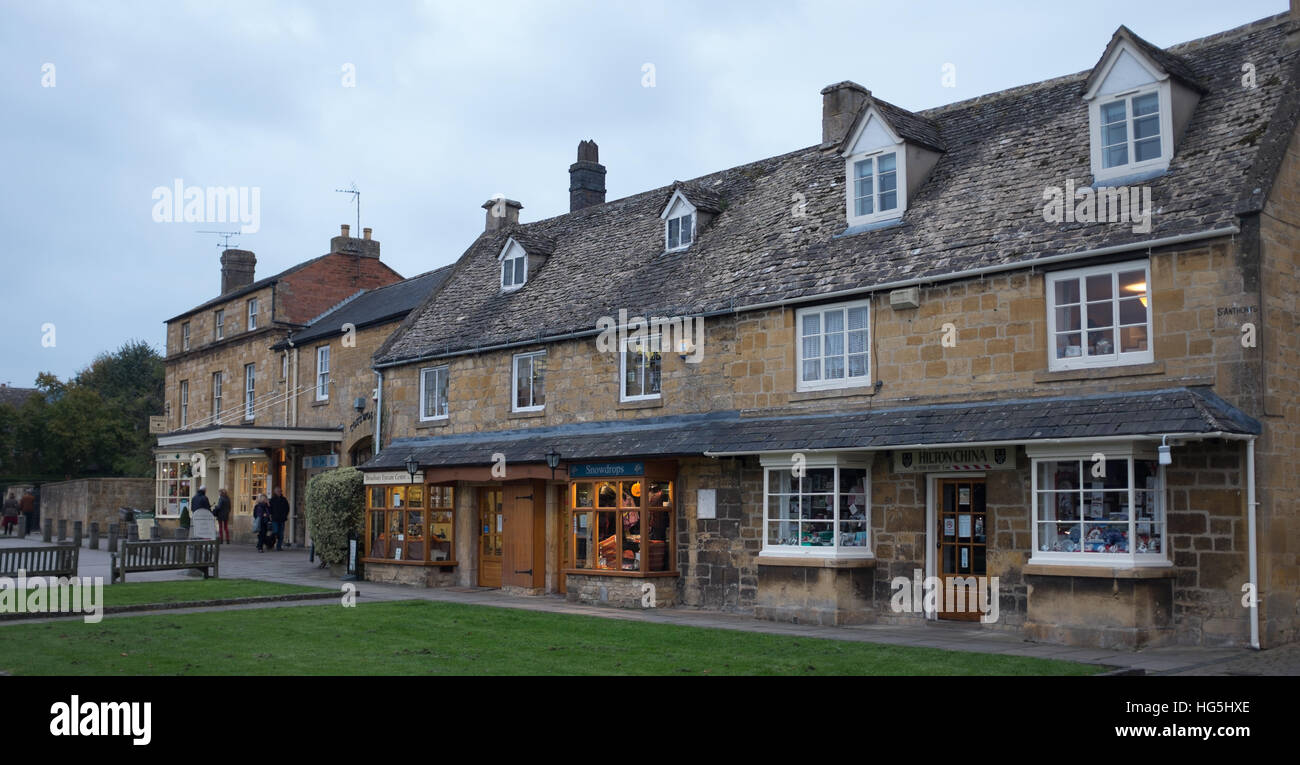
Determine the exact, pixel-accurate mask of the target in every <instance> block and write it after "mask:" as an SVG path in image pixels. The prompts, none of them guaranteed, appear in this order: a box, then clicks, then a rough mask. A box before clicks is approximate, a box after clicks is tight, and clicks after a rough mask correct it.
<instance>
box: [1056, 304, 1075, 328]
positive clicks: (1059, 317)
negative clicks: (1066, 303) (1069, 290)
mask: <svg viewBox="0 0 1300 765" xmlns="http://www.w3.org/2000/svg"><path fill="white" fill-rule="evenodd" d="M1056 329H1057V331H1069V330H1076V329H1079V307H1078V306H1077V305H1076V306H1071V307H1069V308H1058V309H1056Z"/></svg>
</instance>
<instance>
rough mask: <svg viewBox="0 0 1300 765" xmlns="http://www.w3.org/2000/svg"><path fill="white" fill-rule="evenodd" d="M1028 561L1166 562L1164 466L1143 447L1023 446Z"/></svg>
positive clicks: (1166, 536)
mask: <svg viewBox="0 0 1300 765" xmlns="http://www.w3.org/2000/svg"><path fill="white" fill-rule="evenodd" d="M1026 450H1027V452H1028V453H1029V456H1030V457H1031V460H1032V467H1033V473H1032V475H1033V479H1032V480H1033V496H1034V519H1033V520H1034V523H1033V526H1034V528H1033V535H1032V538H1033V546H1034V548H1033V555H1032V556H1031V558H1030V561H1029V562H1030V563H1047V564H1052V563H1057V564H1066V565H1078V564H1085V565H1087V564H1091V565H1101V566H1116V565H1138V566H1141V565H1156V566H1159V565H1167V564H1168V563H1169V557H1168V555H1169V545H1168V533H1167V529H1166V526H1165V503H1166V494H1165V471H1164V467H1163V466H1161V465H1160V463H1159V461H1158V460H1157V459H1156V455H1155V451H1154V449H1152V448H1150V447H1146V446H1145V445H1129V444H1123V445H1114V444H1094V445H1091V446H1079V447H1071V448H1062V447H1059V446H1033V445H1031V446H1029V447H1026Z"/></svg>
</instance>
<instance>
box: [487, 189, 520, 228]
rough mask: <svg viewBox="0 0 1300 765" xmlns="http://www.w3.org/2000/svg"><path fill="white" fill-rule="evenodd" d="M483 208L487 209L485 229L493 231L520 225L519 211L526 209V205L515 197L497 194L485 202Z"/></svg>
mask: <svg viewBox="0 0 1300 765" xmlns="http://www.w3.org/2000/svg"><path fill="white" fill-rule="evenodd" d="M483 209H484V210H487V220H486V222H485V224H484V226H483V231H485V232H487V233H492V232H493V231H500V230H501V229H503V228H506V227H507V226H516V225H518V224H519V211H520V210H522V209H524V206H523V205H521V204H519V203H518V202H516V201H515V200H513V199H506V198H505V197H502V196H495V197H492V198H491V199H489V200H488V201H486V202H484V203H483Z"/></svg>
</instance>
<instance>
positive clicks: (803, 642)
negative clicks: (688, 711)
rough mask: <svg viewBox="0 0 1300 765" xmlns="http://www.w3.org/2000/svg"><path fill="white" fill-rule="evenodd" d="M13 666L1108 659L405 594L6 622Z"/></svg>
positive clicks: (859, 667) (360, 669) (1007, 669)
mask: <svg viewBox="0 0 1300 765" xmlns="http://www.w3.org/2000/svg"><path fill="white" fill-rule="evenodd" d="M0 670H3V671H5V672H9V673H12V674H15V675H69V674H77V675H684V676H685V675H1090V674H1096V673H1098V672H1101V671H1103V668H1102V667H1098V666H1094V665H1087V664H1078V663H1074V662H1065V661H1054V660H1046V659H1033V658H1024V657H1018V656H1003V655H995V654H976V653H964V652H957V651H943V650H939V649H935V648H918V647H909V646H893V645H880V644H874V643H855V642H848V641H841V640H825V639H817V638H805V637H799V636H790V635H769V634H762V633H753V632H739V631H733V630H721V629H705V628H698V627H688V626H679V625H670V624H654V623H648V622H639V621H625V620H619V619H604V618H599V617H592V616H581V615H573V614H555V613H545V612H534V611H521V610H515V609H505V608H492V607H487V606H471V605H463V604H457V603H436V602H428V601H401V602H396V603H376V604H367V605H361V606H357V607H355V608H343V607H341V606H339V605H331V606H295V607H292V608H264V609H245V610H235V611H212V612H204V613H191V614H157V615H147V616H134V617H115V618H107V619H105V620H104V621H102V622H100V623H99V624H86V623H84V622H81V621H76V622H60V623H41V624H15V625H9V626H0Z"/></svg>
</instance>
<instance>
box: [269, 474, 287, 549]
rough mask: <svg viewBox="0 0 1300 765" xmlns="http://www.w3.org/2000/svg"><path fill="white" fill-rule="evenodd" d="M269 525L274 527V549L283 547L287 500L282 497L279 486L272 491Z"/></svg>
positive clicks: (282, 492) (281, 490)
mask: <svg viewBox="0 0 1300 765" xmlns="http://www.w3.org/2000/svg"><path fill="white" fill-rule="evenodd" d="M272 494H274V495H275V496H273V497H271V526H272V527H273V528H274V529H275V550H276V552H280V551H281V550H283V549H284V524H285V523H287V522H288V520H289V500H287V499H285V498H284V490H283V489H281V488H280V487H279V486H277V487H275V489H274V490H273V491H272Z"/></svg>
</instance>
